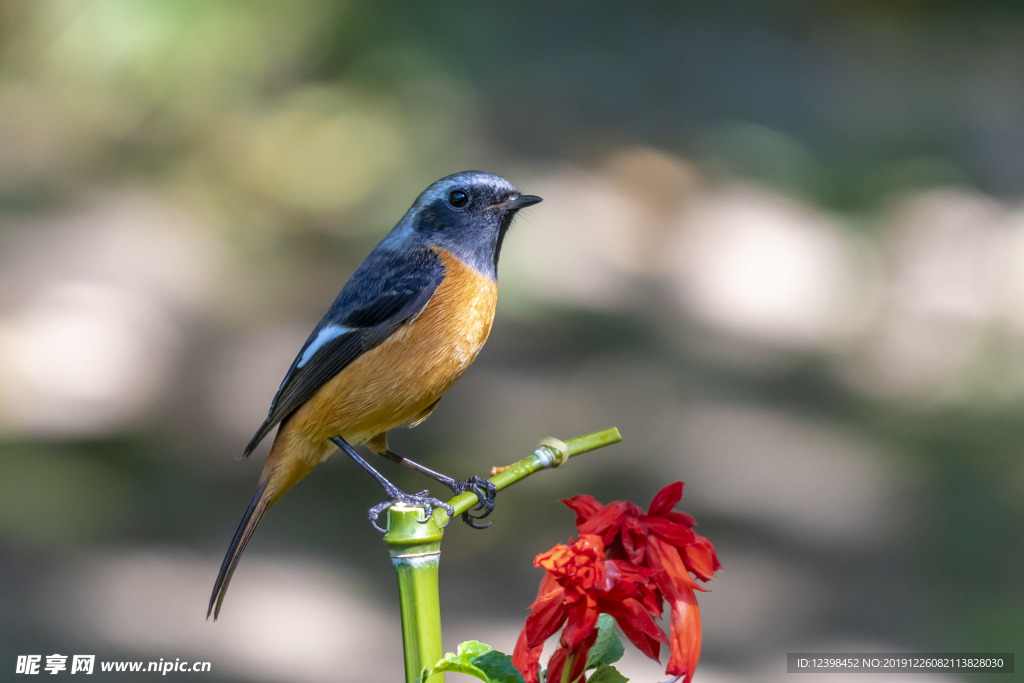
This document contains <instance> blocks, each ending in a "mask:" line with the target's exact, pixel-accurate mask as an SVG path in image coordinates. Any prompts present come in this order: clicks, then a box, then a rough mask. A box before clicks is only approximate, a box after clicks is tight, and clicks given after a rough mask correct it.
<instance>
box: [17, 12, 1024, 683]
mask: <svg viewBox="0 0 1024 683" xmlns="http://www.w3.org/2000/svg"><path fill="white" fill-rule="evenodd" d="M1022 121H1024V8H1022V5H1021V4H1020V3H1018V2H1013V1H1009V0H1007V1H1002V2H1001V1H998V0H988V1H985V2H958V1H954V0H948V1H941V2H940V1H939V0H905V1H896V2H893V1H891V0H889V1H887V2H874V1H866V0H857V1H856V2H854V1H844V0H824V1H819V2H813V3H811V2H805V3H789V2H782V1H767V0H756V1H755V0H747V1H743V0H730V1H727V2H719V3H714V4H712V3H676V2H650V3H628V4H627V3H612V2H565V3H543V2H520V3H481V2H469V1H456V2H446V3H391V2H375V3H357V2H354V1H352V0H348V1H339V2H295V3H284V2H271V1H267V2H255V1H254V2H246V3H241V2H237V3H229V2H206V1H203V0H183V1H176V2H156V1H155V0H151V1H143V2H139V1H135V0H91V1H88V2H75V1H71V0H66V1H63V2H61V1H56V0H54V1H49V0H47V1H44V0H37V1H35V2H13V1H12V2H5V3H3V4H2V5H0V668H2V670H4V671H7V674H3V676H2V677H3V678H4V679H8V678H9V677H10V676H12V675H13V673H12V672H13V669H14V666H15V658H16V655H18V654H32V653H35V654H43V655H46V654H52V653H54V652H57V653H64V654H73V653H83V654H90V653H92V654H96V655H97V657H98V658H100V659H108V660H109V659H139V660H157V659H160V658H163V659H165V660H174V659H175V658H180V659H182V660H208V661H211V662H212V665H213V671H212V672H211V673H210V674H205V675H202V676H196V677H195V679H196V680H200V679H201V680H205V681H309V682H319V681H393V680H399V679H400V677H401V671H402V668H401V661H400V631H399V624H398V612H397V601H396V596H395V589H394V585H393V578H392V575H391V569H390V564H389V562H388V560H387V556H386V553H385V550H384V548H383V546H382V544H381V543H380V542H379V538H378V535H377V533H376V532H374V531H373V530H372V529H371V528H370V526H369V524H367V523H366V522H365V516H364V515H365V510H366V509H367V508H368V507H370V506H371V505H373V504H374V503H376V502H378V501H379V500H380V498H381V496H380V492H379V491H378V490H377V489H376V488H375V487H374V486H373V485H371V482H370V481H369V479H368V478H367V477H366V476H365V475H363V474H362V473H361V472H359V471H357V470H356V469H355V467H354V466H353V465H352V464H351V463H350V462H347V461H346V460H345V459H343V458H340V457H335V458H332V459H331V460H330V461H328V462H327V463H326V464H325V465H323V466H321V467H320V468H319V469H318V471H317V472H315V474H314V476H311V477H309V478H308V479H307V480H305V481H304V482H303V483H302V484H301V485H300V486H299V487H298V488H297V489H296V490H295V491H294V492H292V493H290V494H289V495H288V496H287V497H286V498H285V499H284V500H283V502H282V503H280V504H279V505H278V506H277V507H276V508H275V509H274V510H273V511H272V513H271V514H269V515H268V516H267V518H266V519H265V520H264V523H263V524H262V525H261V527H260V529H259V532H258V533H257V535H256V537H255V539H254V540H253V542H252V544H251V545H250V548H249V550H248V552H247V554H246V556H245V558H244V560H243V562H242V564H241V566H240V569H239V571H238V573H237V574H236V576H235V580H234V583H233V584H232V588H231V591H230V593H229V595H228V598H227V601H226V603H225V609H224V612H223V614H222V617H221V619H220V620H219V621H218V622H216V623H214V622H212V621H210V622H207V621H205V619H204V618H205V611H206V604H207V600H208V596H209V591H210V588H211V587H212V583H213V579H214V577H215V575H216V572H217V568H218V567H219V564H220V561H221V557H222V554H223V552H224V550H225V548H226V546H227V543H228V541H229V539H230V537H231V534H232V533H233V532H234V529H235V525H236V523H237V521H238V518H239V517H240V515H241V513H242V511H243V510H244V508H245V505H246V503H247V502H248V499H249V496H250V494H251V491H252V489H253V487H254V486H255V482H256V478H257V476H258V473H259V469H260V467H261V464H262V460H263V457H264V454H265V451H266V446H265V445H264V446H263V448H262V449H261V450H260V451H259V452H258V453H257V454H256V456H254V457H253V458H252V459H250V460H249V461H239V460H237V457H238V456H239V455H240V453H241V450H242V447H243V445H244V444H245V443H246V441H247V439H248V438H249V436H250V435H251V433H252V432H253V431H254V430H255V428H256V427H257V426H258V424H259V423H260V421H261V420H262V418H263V416H264V415H265V411H266V409H267V405H268V403H269V400H270V398H271V396H272V395H273V393H274V391H275V389H276V387H277V385H278V382H279V381H280V378H281V376H282V375H283V373H284V371H285V370H286V368H287V367H288V365H289V363H290V361H291V360H292V358H293V356H294V354H295V352H296V351H297V349H298V348H299V346H300V345H301V343H302V342H303V340H304V339H305V337H306V335H307V334H308V332H309V330H310V329H311V328H312V326H313V325H314V324H315V323H316V321H317V320H318V319H319V317H320V316H321V315H322V313H323V311H324V310H325V309H326V307H327V305H328V304H329V303H330V302H331V300H332V299H333V297H334V295H335V294H336V292H337V290H338V289H339V287H340V285H341V284H342V283H343V282H344V280H345V279H346V278H347V277H348V276H349V274H350V273H351V272H352V270H353V269H354V268H355V267H356V265H357V264H358V263H359V262H360V261H361V259H362V258H363V257H364V256H365V255H366V253H367V252H368V251H369V250H370V248H372V246H373V244H375V242H376V241H377V240H378V239H380V237H381V236H382V235H383V234H384V233H385V232H386V230H387V229H388V228H390V226H391V225H393V223H394V222H395V221H396V220H397V219H398V217H400V216H401V214H402V213H403V212H404V211H405V210H406V208H407V207H408V205H409V204H410V203H411V202H412V200H413V198H414V197H415V196H416V194H417V193H418V192H419V191H420V190H421V189H422V188H423V187H425V186H426V185H427V184H428V183H430V182H431V181H433V180H435V179H436V178H439V177H441V176H443V175H446V174H448V173H450V172H453V171H457V170H462V169H465V168H478V169H483V170H490V171H494V172H497V173H500V174H502V175H504V176H506V177H508V178H510V179H511V180H512V181H513V182H514V183H516V184H517V185H518V186H519V187H520V188H521V189H522V190H523V191H524V192H529V193H536V194H539V195H541V196H543V197H544V198H545V202H544V203H543V204H541V205H539V206H537V207H534V208H532V209H530V210H528V211H527V212H524V215H522V216H521V217H520V218H519V219H518V221H517V224H516V226H515V227H514V228H513V231H512V233H511V234H510V236H509V239H508V240H506V242H505V245H506V246H505V250H504V254H503V257H502V263H501V286H502V294H501V302H500V305H499V310H498V317H497V321H496V324H495V328H494V331H493V333H492V335H491V339H490V341H489V343H488V345H487V347H486V348H485V350H484V352H483V353H482V355H481V357H480V358H479V359H478V361H477V363H476V365H475V366H474V367H473V368H472V370H471V371H470V372H469V373H468V374H467V375H466V377H464V378H463V380H462V381H461V382H460V383H459V384H458V385H457V386H456V387H455V388H454V389H453V390H452V391H451V392H450V393H449V394H448V396H447V397H446V399H445V400H444V401H442V403H441V405H440V408H439V409H438V410H437V411H436V412H435V414H434V415H433V417H431V419H430V420H428V421H427V422H426V423H425V424H424V425H422V426H421V427H419V428H417V429H416V430H414V431H408V432H406V431H403V432H401V433H396V434H394V435H393V437H392V443H393V445H394V446H395V447H396V449H397V450H398V451H399V452H403V453H407V454H410V455H413V456H418V458H419V459H421V460H423V461H425V462H427V463H431V464H434V465H436V466H438V467H439V468H441V469H443V470H445V471H448V472H451V473H453V474H458V475H460V476H468V475H469V474H472V473H477V472H482V471H486V469H488V468H489V467H490V466H491V465H492V464H502V463H506V462H510V461H512V460H515V459H518V458H519V457H522V456H523V455H525V454H527V453H529V452H530V451H531V450H532V449H533V447H534V445H535V444H536V442H537V441H538V440H539V439H540V438H541V437H543V436H547V435H554V436H559V437H563V438H567V437H571V436H575V435H577V434H581V433H586V432H590V431H595V430H598V429H602V428H605V427H609V426H613V425H614V426H618V427H619V428H620V429H621V430H622V433H623V435H624V436H625V441H624V442H623V444H621V445H619V446H616V447H614V448H609V449H606V450H604V451H600V452H598V453H595V454H592V455H590V456H587V457H586V458H581V459H580V460H579V461H574V462H573V463H572V466H571V467H568V468H565V469H564V470H560V471H558V472H557V473H545V474H542V475H538V476H535V477H533V478H531V479H530V480H529V481H528V482H527V483H524V484H522V485H520V486H518V487H516V488H513V489H510V490H509V491H507V492H505V493H503V494H502V495H501V496H500V498H499V501H498V508H497V511H496V512H495V514H494V516H493V520H494V524H493V526H492V527H491V528H489V529H488V530H486V531H482V532H476V531H472V530H470V529H468V528H465V527H463V526H462V525H461V524H456V525H453V527H452V528H451V529H450V530H449V532H448V534H447V537H446V543H445V556H444V560H443V562H442V581H443V585H442V600H443V603H444V606H445V612H446V614H445V627H446V634H445V635H446V647H447V649H449V650H451V649H454V646H455V645H456V644H457V643H458V642H460V641H461V640H464V639H467V638H479V639H481V640H485V641H487V642H490V643H491V644H493V645H494V646H496V647H498V648H499V649H504V650H506V651H510V650H511V648H512V646H513V644H514V640H515V636H516V633H517V631H518V629H519V628H521V625H522V621H523V619H524V617H525V615H526V611H525V607H526V605H527V604H529V603H530V602H531V601H532V599H533V597H534V594H535V591H536V585H537V582H538V581H539V579H540V574H539V572H538V570H536V569H534V568H533V567H532V566H531V560H532V557H533V555H535V554H536V553H539V552H541V551H543V550H546V549H547V548H549V547H550V546H551V545H552V544H554V543H556V542H561V541H565V540H567V539H568V538H569V537H570V535H572V533H573V532H574V528H573V525H572V521H573V518H572V515H571V513H570V512H569V511H568V510H567V509H565V508H563V507H562V506H561V505H560V504H559V503H558V499H560V498H563V497H568V496H570V495H574V494H576V493H590V494H593V495H596V496H598V497H599V498H600V499H602V500H604V501H610V500H614V499H623V498H628V499H632V500H635V501H637V502H639V503H641V504H646V503H647V502H648V501H649V500H650V498H651V496H652V495H653V494H654V493H655V492H656V491H657V490H658V489H659V488H660V487H661V486H662V485H664V484H666V483H668V482H670V481H674V480H678V479H682V480H685V481H686V483H687V484H686V493H685V495H684V499H683V507H684V508H685V509H687V510H688V511H690V512H691V513H692V514H694V515H695V516H696V517H697V519H698V521H699V523H700V531H701V532H702V533H704V534H705V535H706V536H708V537H710V538H711V539H712V541H714V542H715V543H716V545H717V547H718V551H719V556H720V558H721V560H722V563H723V565H724V569H723V570H722V572H720V574H719V575H718V576H717V577H716V579H715V580H714V581H713V582H712V583H711V584H710V588H711V589H712V592H711V593H707V594H704V595H702V596H701V606H702V614H703V617H704V654H703V658H702V660H701V664H700V668H699V669H698V674H697V680H698V681H705V682H708V683H711V682H726V681H728V682H732V681H751V680H758V681H780V680H783V679H784V678H787V675H786V674H785V662H786V658H785V655H786V653H787V652H792V651H829V650H839V651H879V652H885V651H932V652H964V651H983V652H984V651H987V652H992V651H1013V650H1014V649H1015V648H1017V649H1018V653H1017V654H1018V655H1020V649H1019V646H1020V644H1021V643H1022V642H1024V582H1022V581H1021V577H1022V576H1024V550H1022V548H1024V533H1022V529H1024V459H1022V457H1021V451H1022V447H1024V202H1022V192H1021V190H1022V188H1024V153H1022V151H1024V125H1022ZM383 467H384V469H385V471H387V472H389V473H390V474H392V475H394V477H395V479H396V481H397V482H398V483H400V484H401V485H402V486H404V487H406V488H408V489H412V490H418V488H420V487H421V486H422V482H421V481H420V480H418V479H417V477H416V475H413V474H409V473H404V472H398V471H396V470H395V469H394V468H392V467H391V466H390V465H389V464H387V463H383ZM1019 666H1020V664H1019V663H1018V667H1019ZM623 668H624V670H626V671H627V672H628V673H630V674H631V675H633V676H634V677H635V678H634V680H638V681H639V680H647V681H653V680H659V676H660V677H661V679H663V678H664V675H663V674H661V673H660V671H661V670H660V669H659V667H657V666H656V665H654V664H653V663H651V664H648V663H645V662H644V661H642V658H640V657H639V656H631V657H627V660H626V661H625V663H624V665H623ZM123 677H125V678H129V676H123ZM169 678H170V677H169ZM453 678H459V677H455V676H453ZM1008 678H1009V677H1007V679H1008ZM177 679H178V680H183V679H184V677H183V676H178V677H177ZM801 680H802V681H812V680H815V677H814V676H810V675H805V676H803V677H802V678H801ZM829 680H830V679H829ZM844 680H851V681H853V680H857V677H854V678H852V679H845V678H844ZM865 680H872V681H883V680H885V681H896V680H913V681H915V682H916V683H933V682H937V681H959V680H971V679H970V677H967V676H937V675H915V676H913V677H908V676H904V677H900V676H872V677H870V679H867V678H866V679H865ZM985 680H989V679H988V678H986V679H985ZM1000 680H1003V678H1002V677H1001V678H1000Z"/></svg>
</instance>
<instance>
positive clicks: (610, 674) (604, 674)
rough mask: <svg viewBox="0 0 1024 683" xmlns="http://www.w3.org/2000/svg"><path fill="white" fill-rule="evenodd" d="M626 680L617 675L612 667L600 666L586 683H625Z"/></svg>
mask: <svg viewBox="0 0 1024 683" xmlns="http://www.w3.org/2000/svg"><path fill="white" fill-rule="evenodd" d="M627 681H629V679H628V678H626V677H625V676H623V675H622V674H620V673H619V671H618V669H616V668H615V667H614V666H608V665H607V664H602V665H600V666H599V667H597V670H596V671H595V672H594V673H593V675H592V676H591V677H590V678H588V679H587V683H626V682H627Z"/></svg>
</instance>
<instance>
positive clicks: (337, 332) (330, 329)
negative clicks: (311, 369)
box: [295, 323, 352, 368]
mask: <svg viewBox="0 0 1024 683" xmlns="http://www.w3.org/2000/svg"><path fill="white" fill-rule="evenodd" d="M351 331H352V328H351V327H345V326H344V325H335V324H333V323H332V324H330V325H328V326H327V327H325V328H324V329H322V330H320V332H319V333H318V334H317V335H316V338H315V339H313V341H311V342H309V346H307V347H306V348H305V350H304V351H303V352H302V356H300V357H299V362H298V363H296V365H295V367H298V368H301V367H302V366H303V365H305V364H306V363H308V362H309V359H310V358H312V357H313V356H315V355H316V352H317V351H319V350H320V349H321V348H323V345H324V344H326V343H327V342H329V341H331V340H332V339H337V338H338V337H340V336H341V335H343V334H345V333H346V332H351Z"/></svg>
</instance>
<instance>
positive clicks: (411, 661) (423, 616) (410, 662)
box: [384, 427, 622, 683]
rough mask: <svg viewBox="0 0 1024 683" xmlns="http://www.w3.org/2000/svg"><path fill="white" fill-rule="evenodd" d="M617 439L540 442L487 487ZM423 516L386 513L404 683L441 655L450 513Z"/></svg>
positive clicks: (434, 680)
mask: <svg viewBox="0 0 1024 683" xmlns="http://www.w3.org/2000/svg"><path fill="white" fill-rule="evenodd" d="M621 440H622V436H621V435H620V434H619V430H618V429H615V428H614V427H613V428H612V429H606V430H604V431H601V432H595V433H593V434H587V435H586V436H578V437H576V438H575V439H569V440H568V441H565V442H562V441H559V440H558V439H550V438H548V439H544V440H543V441H541V445H540V446H538V447H537V449H536V450H535V451H534V452H533V454H532V455H530V456H528V457H526V458H523V459H522V460H520V461H519V462H517V463H516V464H514V465H512V466H510V467H508V468H506V469H504V470H503V471H501V472H499V473H498V474H496V475H494V476H492V477H491V478H490V482H491V483H492V484H494V486H495V488H497V489H498V490H501V489H503V488H506V487H508V486H511V485H512V484H514V483H516V482H517V481H519V480H520V479H522V478H524V477H527V476H529V475H531V474H533V473H534V472H538V471H540V470H542V469H545V468H548V467H561V466H563V465H565V464H566V463H567V462H568V461H569V458H571V457H573V456H575V455H579V454H580V453H586V452H587V451H592V450H594V449H597V448H601V447H602V446H608V445H610V444H613V443H618V442H619V441H621ZM477 502H478V501H477V497H476V495H475V494H473V493H463V494H461V495H458V496H455V497H454V498H452V499H451V500H450V501H448V503H449V504H450V505H451V506H452V507H453V508H454V509H455V514H456V515H460V514H462V513H463V512H465V511H466V510H468V509H470V508H471V507H473V506H474V505H476V504H477ZM424 514H425V513H424V511H423V509H422V508H418V507H408V506H405V505H401V504H398V505H394V506H392V507H390V508H388V523H387V528H388V532H387V533H386V534H385V535H384V542H385V543H386V544H387V546H388V551H389V552H390V554H391V562H392V563H393V564H394V566H395V572H396V574H397V575H398V598H399V601H400V604H401V613H402V647H403V650H404V651H405V680H406V683H416V682H417V681H419V677H420V674H421V673H422V672H423V670H424V669H426V668H431V667H433V666H434V665H435V664H437V663H438V662H439V661H440V660H441V657H442V654H443V653H442V644H441V607H440V598H439V594H438V582H437V572H438V562H439V561H440V559H441V538H442V537H443V536H444V526H445V525H446V524H447V523H448V521H449V520H448V514H447V513H446V512H445V511H444V510H441V509H439V508H438V509H435V510H434V514H433V515H432V517H431V518H430V519H428V520H426V521H424V522H421V521H420V520H422V519H423V515H424ZM570 671H571V668H570ZM423 683H444V674H441V673H438V674H434V675H432V676H430V677H429V678H428V679H427V680H426V681H423Z"/></svg>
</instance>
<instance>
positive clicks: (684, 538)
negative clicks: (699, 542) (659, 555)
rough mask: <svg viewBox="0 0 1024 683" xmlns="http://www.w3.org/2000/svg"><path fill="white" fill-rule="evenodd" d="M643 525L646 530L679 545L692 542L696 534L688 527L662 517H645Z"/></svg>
mask: <svg viewBox="0 0 1024 683" xmlns="http://www.w3.org/2000/svg"><path fill="white" fill-rule="evenodd" d="M644 526H646V527H647V530H648V531H650V532H652V533H655V534H658V535H659V536H661V537H662V538H663V539H665V540H666V541H668V542H669V543H671V544H672V545H674V546H677V547H681V546H684V545H689V544H690V543H693V542H694V539H696V537H697V534H696V533H694V531H693V529H691V528H690V527H688V526H686V525H683V524H679V523H678V522H673V521H670V520H668V519H665V518H664V517H646V518H645V519H644Z"/></svg>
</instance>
